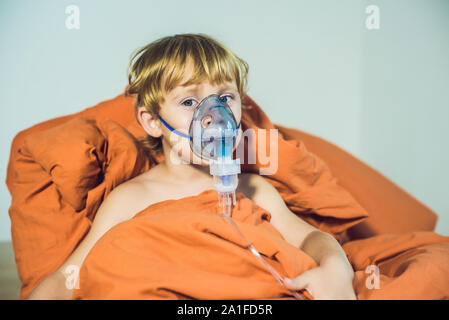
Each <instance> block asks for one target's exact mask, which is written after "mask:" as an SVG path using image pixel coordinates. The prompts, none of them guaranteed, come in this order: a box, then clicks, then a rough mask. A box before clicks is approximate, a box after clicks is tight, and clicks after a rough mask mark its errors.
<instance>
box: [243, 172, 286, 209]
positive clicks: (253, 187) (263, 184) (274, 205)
mask: <svg viewBox="0 0 449 320" xmlns="http://www.w3.org/2000/svg"><path fill="white" fill-rule="evenodd" d="M237 191H239V192H242V193H243V194H245V196H247V197H248V198H249V199H251V200H252V201H253V202H254V203H256V204H257V205H258V206H259V207H261V208H264V209H265V210H267V211H268V212H270V213H271V214H272V215H273V214H279V213H282V212H286V211H288V208H287V206H286V205H285V202H284V200H283V199H282V197H281V195H280V194H279V192H278V191H277V189H276V188H275V187H274V186H273V185H272V184H271V183H270V182H268V181H267V180H266V179H265V178H264V177H262V176H261V175H258V174H253V173H249V174H248V173H245V174H241V175H240V176H239V186H238V188H237Z"/></svg>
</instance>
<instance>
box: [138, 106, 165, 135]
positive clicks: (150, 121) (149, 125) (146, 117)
mask: <svg viewBox="0 0 449 320" xmlns="http://www.w3.org/2000/svg"><path fill="white" fill-rule="evenodd" d="M137 119H139V122H140V125H141V126H142V128H143V129H144V130H145V131H146V133H148V134H149V135H150V136H152V137H154V138H159V137H160V136H161V135H162V130H161V126H160V121H159V119H158V118H157V117H156V115H155V114H151V113H150V112H149V111H147V110H145V108H144V107H140V108H139V109H138V110H137Z"/></svg>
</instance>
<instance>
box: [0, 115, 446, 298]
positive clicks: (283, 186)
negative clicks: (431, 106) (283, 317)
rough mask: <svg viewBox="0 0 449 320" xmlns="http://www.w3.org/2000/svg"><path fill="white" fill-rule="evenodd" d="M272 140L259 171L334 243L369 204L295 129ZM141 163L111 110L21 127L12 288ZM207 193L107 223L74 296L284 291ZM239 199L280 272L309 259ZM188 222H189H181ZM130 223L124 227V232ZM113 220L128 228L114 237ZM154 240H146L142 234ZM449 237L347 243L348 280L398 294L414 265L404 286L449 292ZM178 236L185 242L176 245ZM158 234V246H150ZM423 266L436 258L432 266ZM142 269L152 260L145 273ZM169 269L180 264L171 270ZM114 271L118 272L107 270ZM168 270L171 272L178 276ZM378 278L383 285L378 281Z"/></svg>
mask: <svg viewBox="0 0 449 320" xmlns="http://www.w3.org/2000/svg"><path fill="white" fill-rule="evenodd" d="M270 125H271V126H272V124H270ZM255 127H257V119H256V117H255V116H254V115H253V116H251V114H250V111H248V112H247V113H245V112H244V113H243V116H242V128H243V129H244V130H245V129H247V128H255ZM265 128H266V129H269V128H270V127H269V126H266V127H265ZM278 147H279V165H278V171H277V172H276V174H274V175H272V176H267V177H266V178H267V179H268V180H269V181H270V182H271V183H272V184H273V185H274V186H275V187H276V188H277V189H278V190H279V192H280V193H281V195H282V197H283V198H284V200H285V201H286V203H287V205H288V206H289V208H290V209H291V210H292V211H293V212H295V213H296V214H297V215H298V216H299V217H301V218H302V219H304V220H306V221H307V222H309V223H311V224H313V225H314V226H316V227H318V228H320V229H321V230H323V231H326V232H329V233H330V234H332V235H333V236H335V237H336V238H337V239H338V240H339V241H340V242H341V243H342V244H343V243H344V242H345V241H346V240H347V239H348V238H347V235H346V231H347V230H348V229H349V228H350V227H352V226H354V225H356V224H358V223H360V222H361V221H363V220H364V219H365V218H366V217H367V216H368V213H367V212H366V211H365V210H364V209H363V208H362V207H361V206H360V205H359V203H357V201H355V199H354V198H353V197H352V196H351V195H350V194H349V193H348V192H347V191H346V190H345V189H343V188H342V187H341V186H339V185H338V184H337V183H336V179H335V177H334V176H333V175H332V173H331V172H330V170H329V168H328V167H327V166H326V165H325V164H324V162H323V161H322V160H320V159H319V158H318V157H316V156H314V155H313V154H312V153H310V152H308V150H307V149H306V148H305V145H304V144H303V143H302V142H301V141H298V140H285V139H284V138H283V137H282V136H280V137H279V141H278ZM150 166H151V164H150V162H149V160H148V159H147V158H146V157H145V156H144V154H143V152H142V151H141V150H140V149H139V148H138V146H137V143H136V139H135V137H134V136H133V134H131V133H130V132H129V131H128V130H126V129H124V128H123V127H122V126H121V125H120V124H118V123H117V122H115V121H112V120H108V119H90V118H88V117H76V118H73V119H72V120H70V121H68V122H65V123H62V124H60V125H58V126H55V127H52V128H49V129H46V130H41V131H36V132H34V133H33V134H30V135H29V136H27V137H26V138H25V139H24V141H23V145H22V146H21V147H20V149H19V150H18V152H17V154H14V159H13V163H12V164H11V166H10V167H9V173H10V174H9V176H8V178H9V180H8V181H9V184H8V187H9V188H10V191H11V194H12V203H11V206H10V210H9V214H10V217H11V231H12V239H13V247H14V252H15V256H16V263H17V266H18V271H19V276H20V278H21V281H22V291H21V298H25V297H26V296H27V295H28V294H29V293H30V292H31V290H32V289H33V288H34V287H35V286H36V285H37V283H39V281H41V280H42V279H43V278H44V277H45V276H46V275H48V274H49V273H51V272H52V271H54V270H55V269H56V268H58V267H59V266H60V265H61V264H62V263H63V262H64V261H65V260H66V259H67V257H68V256H69V255H70V254H71V252H72V251H73V250H74V249H75V248H76V246H77V245H78V243H79V242H80V241H81V240H82V238H83V236H84V235H85V234H86V233H87V232H88V230H89V228H90V225H91V223H92V220H93V218H94V217H95V213H96V211H97V209H98V207H99V206H100V204H101V202H102V201H103V199H104V198H105V197H106V196H107V195H108V194H109V192H110V191H111V190H112V189H113V188H115V187H116V186H117V185H119V184H120V183H122V182H124V181H126V180H128V179H130V178H132V177H134V176H136V175H138V174H140V173H142V172H144V171H147V170H148V169H149V168H150ZM260 167H261V165H260V162H258V163H257V164H255V165H244V166H243V167H242V171H244V172H257V170H258V169H259V168H260ZM212 198H213V201H212V202H211V201H210V200H211V199H212ZM216 199H217V198H216V195H215V196H214V195H213V192H212V191H210V192H205V193H203V194H201V195H198V196H197V197H193V198H191V199H183V200H181V201H173V202H170V201H168V202H163V203H159V204H156V205H153V206H151V207H149V208H147V209H146V210H144V211H142V212H141V213H139V214H138V215H137V216H136V217H135V218H134V219H132V220H130V221H127V222H125V223H123V224H120V225H119V226H116V227H115V228H114V229H112V230H110V232H108V233H107V234H106V235H105V236H104V238H102V239H101V240H100V241H99V243H98V244H97V245H96V246H95V247H94V249H93V250H92V252H91V254H90V255H89V256H88V258H87V260H86V263H85V264H84V266H83V268H82V270H81V285H82V287H81V288H80V290H78V291H76V297H86V298H89V297H97V298H105V297H119V296H120V297H126V298H151V297H175V296H176V297H203V298H206V297H207V298H213V297H217V298H218V297H223V296H227V297H228V298H239V297H246V298H256V297H260V298H282V297H287V298H288V292H286V291H285V289H283V288H282V287H279V284H278V283H277V282H276V281H275V280H274V279H272V278H271V275H270V274H269V273H268V272H267V271H266V270H265V269H264V267H263V266H262V265H259V263H260V262H258V261H257V260H255V258H254V257H253V256H252V255H251V253H250V252H249V251H246V250H243V248H242V247H241V244H242V242H241V240H239V239H237V238H236V237H235V236H234V235H233V233H232V232H231V229H229V228H228V229H226V228H225V227H226V225H225V224H224V223H223V221H222V220H220V219H219V218H218V217H216V216H214V215H213V211H209V209H210V208H211V206H212V204H213V205H215V204H216ZM183 201H191V202H190V203H191V205H190V206H188V208H187V209H186V205H184V204H183ZM181 204H182V206H181ZM239 205H240V209H238V210H237V212H236V217H239V219H240V220H239V221H240V223H241V226H242V228H243V230H244V231H245V233H249V234H248V237H249V239H250V240H252V241H254V245H255V246H256V248H257V249H259V250H260V251H261V252H262V253H264V252H265V257H266V258H267V259H268V261H269V262H270V263H271V264H272V265H273V266H274V267H276V269H277V270H278V272H280V273H281V274H284V275H288V276H294V275H295V274H298V273H300V272H302V271H304V270H306V269H308V268H311V267H313V266H314V264H313V261H311V259H310V257H308V256H307V255H306V254H305V253H303V252H301V251H300V250H299V249H296V248H292V247H291V246H289V245H288V244H287V243H286V242H285V241H283V240H282V239H281V237H280V234H279V233H277V231H276V230H274V229H273V228H272V227H271V225H270V224H269V223H268V219H269V214H268V213H266V212H262V211H261V209H260V208H257V206H254V205H253V204H252V203H251V202H250V201H249V200H248V199H244V198H242V195H241V194H240V195H239ZM208 208H209V209H208ZM163 212H165V213H168V214H161V213H163ZM187 222H188V224H187V225H190V226H192V228H191V229H187V230H186V229H185V225H186V223H187ZM162 226H164V228H162ZM127 228H132V229H133V230H132V231H131V232H128V231H126V229H127ZM201 228H202V229H201ZM211 230H212V231H211ZM170 231H171V232H170ZM121 232H124V233H122V234H126V236H125V237H121ZM179 232H181V234H179ZM164 235H165V236H164ZM172 235H173V236H172ZM184 237H185V238H184ZM186 239H190V240H186ZM151 240H155V241H153V242H152V243H147V242H148V241H151ZM158 240H160V242H161V243H159V241H158ZM156 241H157V243H158V244H155V243H156ZM365 241H366V242H365ZM447 242H448V238H446V237H442V236H439V235H436V234H435V233H432V232H422V233H413V234H405V235H401V236H379V237H374V238H369V239H366V240H359V241H350V242H347V243H345V245H344V249H345V250H346V252H347V254H348V256H349V258H350V261H351V262H352V263H353V265H354V267H355V269H356V270H358V271H360V272H362V273H360V272H358V274H357V277H358V278H357V279H358V280H357V281H356V283H355V286H356V288H357V290H358V293H359V297H360V298H370V297H372V298H377V297H389V298H401V297H403V295H404V293H403V292H402V290H403V288H408V287H407V286H410V285H411V284H410V283H409V282H410V280H413V279H415V280H417V281H421V280H422V279H423V275H426V276H427V277H429V279H428V280H429V281H427V282H426V283H427V287H426V286H424V285H423V286H422V289H420V288H415V286H414V291H413V292H414V294H415V295H414V296H412V297H416V298H435V297H438V298H442V297H447V296H449V295H448V293H447V292H448V289H449V288H448V287H449V281H448V278H447V277H448V275H447V272H445V269H444V267H445V266H447V262H448V261H447V259H448V252H449V250H448V247H447ZM212 243H214V244H215V245H216V246H215V247H214V246H212ZM177 244H182V245H186V244H192V245H193V246H192V247H191V248H190V250H179V248H178V246H177ZM158 246H160V249H161V250H155V249H154V248H155V247H158ZM99 248H100V249H99ZM137 248H139V251H137V250H135V249H137ZM184 249H185V248H184ZM133 250H134V251H133ZM171 250H172V251H171ZM191 250H195V251H194V254H190V253H192V251H191ZM178 252H179V253H180V256H178V254H177V253H178ZM187 256H188V257H187ZM195 259H196V260H195ZM376 259H377V260H376ZM184 260H185V261H186V263H184ZM105 261H109V262H108V263H106V262H105ZM124 261H126V262H129V263H130V264H131V265H128V264H124ZM155 261H158V262H157V263H156V262H155ZM211 261H214V262H216V263H210V262H211ZM245 261H246V262H245ZM242 262H243V263H242ZM370 264H378V265H379V267H380V273H381V275H380V278H381V289H379V290H375V291H373V290H372V289H370V290H369V291H367V290H365V289H364V287H363V286H364V285H363V279H362V278H363V275H364V270H365V268H366V267H367V266H368V265H370ZM106 265H107V268H106V267H105V266H106ZM125 266H126V267H125ZM443 266H444V267H443ZM431 267H432V268H434V269H432V272H429V268H431ZM152 268H153V269H152ZM130 270H132V272H129V271H130ZM149 270H153V271H154V272H153V275H150V276H148V278H147V273H146V272H147V271H148V272H149ZM157 271H158V272H157ZM165 271H167V272H165ZM173 271H177V272H178V273H180V272H179V271H182V272H181V273H180V275H173ZM155 272H156V273H157V274H156V273H155ZM149 273H151V272H149ZM112 274H114V275H117V276H114V277H112V278H111V277H110V275H112ZM199 275H201V277H200V276H199ZM198 278H201V279H202V280H201V281H199V282H198V284H197V285H193V282H189V281H192V280H193V279H198ZM151 279H152V280H151ZM173 279H178V281H177V282H176V285H175V282H173V281H172V280H173ZM237 281H239V282H240V283H238V282H237ZM245 281H248V283H247V284H248V285H245V283H243V282H245ZM412 282H413V281H412ZM195 283H197V282H195ZM211 283H214V284H215V283H222V284H224V285H225V286H227V288H226V289H223V288H220V289H219V290H218V289H217V288H216V287H215V286H214V285H211ZM382 286H385V288H386V289H387V291H382V290H383V289H382ZM242 287H245V289H244V290H242V289H241V288H242ZM236 288H237V290H236ZM410 291H411V290H409V291H408V292H407V295H409V294H411V292H410ZM286 294H287V295H286Z"/></svg>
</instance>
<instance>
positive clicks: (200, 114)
mask: <svg viewBox="0 0 449 320" xmlns="http://www.w3.org/2000/svg"><path fill="white" fill-rule="evenodd" d="M159 120H161V122H162V123H163V124H164V125H165V126H166V127H167V128H169V129H170V130H171V131H172V132H175V133H177V134H178V135H181V136H183V137H186V138H189V140H190V148H191V149H192V152H193V153H194V154H195V155H196V156H198V157H199V158H201V159H206V160H208V161H209V168H210V174H211V175H212V176H213V177H214V187H215V189H216V190H217V192H218V203H219V206H221V207H222V209H223V212H224V213H225V214H227V215H230V214H231V207H232V205H233V204H235V190H236V188H237V185H238V177H237V175H238V174H240V160H239V159H232V154H233V150H234V147H235V144H236V141H237V137H238V132H239V129H240V124H238V125H237V122H236V119H235V117H234V114H233V113H232V110H231V108H230V107H229V106H228V104H227V102H225V101H223V100H222V98H221V97H220V96H219V95H217V94H211V95H209V96H207V97H206V98H204V99H203V100H202V101H201V102H200V103H199V104H198V106H197V107H196V108H195V110H194V113H193V117H192V121H191V122H190V127H189V135H186V134H183V133H181V132H179V131H176V130H174V129H173V128H172V127H171V126H170V125H169V124H168V123H167V122H165V120H164V119H162V117H160V116H159Z"/></svg>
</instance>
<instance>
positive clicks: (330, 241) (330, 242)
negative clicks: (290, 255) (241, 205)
mask: <svg viewBox="0 0 449 320" xmlns="http://www.w3.org/2000/svg"><path fill="white" fill-rule="evenodd" d="M241 183H242V184H244V186H243V188H245V189H251V190H253V191H254V194H253V195H252V196H251V198H252V200H253V201H254V202H255V203H256V204H257V205H258V206H260V207H261V208H264V209H265V210H267V211H268V212H270V214H271V224H272V225H273V226H274V227H275V228H276V229H277V230H278V231H279V232H280V233H281V234H282V236H283V238H284V239H285V241H287V242H288V243H290V244H292V245H293V246H295V247H297V248H300V249H302V250H303V251H304V252H306V253H307V254H308V255H309V256H311V257H312V258H313V259H314V260H315V261H316V262H317V264H321V263H323V262H324V261H325V260H328V259H334V257H337V259H341V260H342V261H343V263H344V262H345V261H347V258H346V254H345V253H344V251H343V249H342V248H341V246H340V244H339V243H338V242H337V240H335V239H334V237H332V236H331V235H329V234H328V233H326V232H323V231H320V230H319V229H317V228H315V227H313V226H312V225H310V224H308V223H307V222H305V221H304V220H302V219H301V218H299V217H298V216H296V214H294V213H293V212H291V211H290V209H288V207H287V205H286V204H285V202H284V199H282V197H281V195H280V194H279V192H278V191H277V190H276V188H275V187H273V186H272V185H271V184H270V183H269V182H268V181H266V180H265V179H264V178H263V177H262V176H259V175H254V174H251V175H247V176H246V177H244V178H243V179H241ZM348 264H349V263H348Z"/></svg>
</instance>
